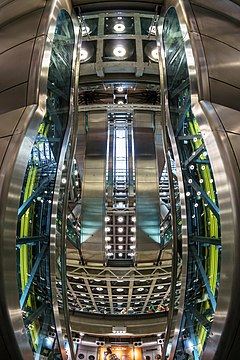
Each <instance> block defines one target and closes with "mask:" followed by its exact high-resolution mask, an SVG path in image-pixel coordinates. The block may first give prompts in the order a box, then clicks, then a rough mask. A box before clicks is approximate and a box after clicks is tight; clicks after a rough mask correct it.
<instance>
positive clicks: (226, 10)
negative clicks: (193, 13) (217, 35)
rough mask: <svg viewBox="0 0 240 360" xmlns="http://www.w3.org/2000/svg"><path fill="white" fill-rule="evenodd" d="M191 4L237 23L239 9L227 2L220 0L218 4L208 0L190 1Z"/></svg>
mask: <svg viewBox="0 0 240 360" xmlns="http://www.w3.org/2000/svg"><path fill="white" fill-rule="evenodd" d="M190 2H191V4H195V5H199V6H201V7H202V8H205V9H209V10H212V11H214V12H215V14H216V16H218V14H224V15H227V17H228V18H232V20H233V21H235V20H236V21H239V16H240V9H239V6H237V5H236V4H234V3H233V2H231V1H229V0H221V1H218V2H215V1H208V0H190Z"/></svg>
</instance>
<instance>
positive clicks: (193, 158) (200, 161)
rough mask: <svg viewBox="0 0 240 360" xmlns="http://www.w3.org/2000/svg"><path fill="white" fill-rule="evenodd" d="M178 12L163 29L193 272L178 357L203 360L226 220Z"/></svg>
mask: <svg viewBox="0 0 240 360" xmlns="http://www.w3.org/2000/svg"><path fill="white" fill-rule="evenodd" d="M184 31H186V30H184V27H182V28H180V24H179V20H178V17H177V14H176V11H175V9H174V8H171V9H170V10H169V11H168V13H167V16H166V18H165V21H164V25H163V45H164V50H165V66H166V73H167V86H168V103H169V109H170V118H171V127H172V131H173V133H174V136H175V141H176V145H177V149H178V153H179V157H180V162H181V170H182V175H183V181H184V191H185V201H186V208H187V225H188V247H189V254H188V269H187V282H186V294H185V304H184V312H183V316H182V324H181V329H180V333H179V337H178V343H177V349H176V352H175V357H174V358H176V359H178V358H179V357H180V356H183V354H184V356H185V358H194V359H198V358H200V357H201V355H202V351H203V349H204V346H205V343H206V339H207V338H208V335H209V332H210V329H211V322H212V321H213V317H214V313H215V310H216V299H217V293H218V286H219V275H220V254H221V241H220V236H221V233H220V214H219V207H218V197H217V193H216V188H215V182H214V177H213V174H212V168H211V165H210V162H209V158H208V153H207V150H206V147H205V144H204V140H203V136H202V134H201V132H200V128H199V125H198V122H197V119H196V117H195V116H194V114H193V112H192V110H191V93H190V78H189V73H188V64H187V60H188V59H187V56H188V55H189V57H190V56H191V55H190V54H188V55H186V51H185V47H184V37H185V36H187V33H186V32H184Z"/></svg>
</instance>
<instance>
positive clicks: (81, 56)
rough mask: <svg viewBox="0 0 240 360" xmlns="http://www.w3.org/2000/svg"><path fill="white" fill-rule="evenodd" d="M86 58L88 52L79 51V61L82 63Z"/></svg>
mask: <svg viewBox="0 0 240 360" xmlns="http://www.w3.org/2000/svg"><path fill="white" fill-rule="evenodd" d="M87 58H88V51H87V50H85V49H81V51H80V60H81V61H84V60H86V59H87Z"/></svg>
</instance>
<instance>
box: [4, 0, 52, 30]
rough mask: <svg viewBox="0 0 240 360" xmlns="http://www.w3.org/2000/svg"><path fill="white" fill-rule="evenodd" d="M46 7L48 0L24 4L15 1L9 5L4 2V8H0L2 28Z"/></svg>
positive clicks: (29, 0) (26, 0) (35, 0)
mask: <svg viewBox="0 0 240 360" xmlns="http://www.w3.org/2000/svg"><path fill="white" fill-rule="evenodd" d="M45 5H46V0H34V1H32V0H25V1H24V2H22V1H19V0H13V1H9V2H8V3H7V4H6V3H5V2H4V4H3V7H1V8H0V9H1V11H0V24H1V26H3V25H6V24H7V23H9V22H11V21H14V20H16V19H19V18H20V17H21V16H24V15H25V14H27V13H30V12H31V11H35V10H37V9H41V8H43V7H44V6H45Z"/></svg>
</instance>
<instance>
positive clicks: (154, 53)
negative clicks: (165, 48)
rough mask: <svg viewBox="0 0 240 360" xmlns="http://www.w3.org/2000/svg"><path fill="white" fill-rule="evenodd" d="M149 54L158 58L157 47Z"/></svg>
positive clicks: (155, 58)
mask: <svg viewBox="0 0 240 360" xmlns="http://www.w3.org/2000/svg"><path fill="white" fill-rule="evenodd" d="M151 55H152V58H153V59H154V60H156V61H157V60H158V59H159V56H158V49H157V48H155V49H153V50H152V52H151Z"/></svg>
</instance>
